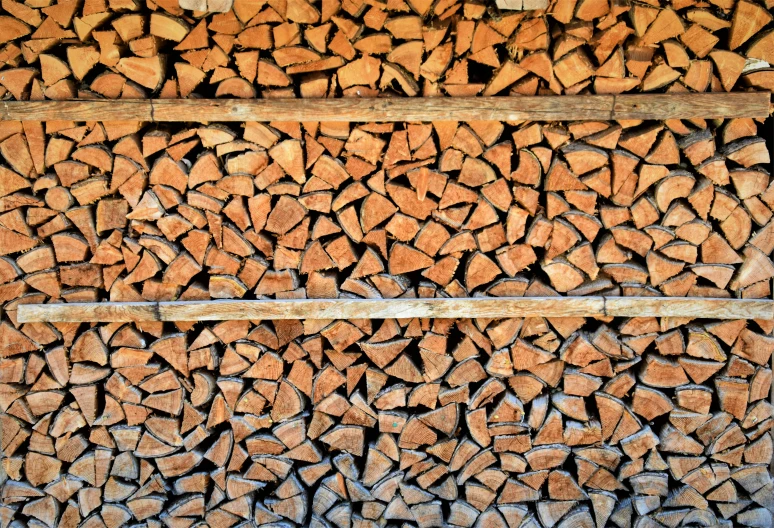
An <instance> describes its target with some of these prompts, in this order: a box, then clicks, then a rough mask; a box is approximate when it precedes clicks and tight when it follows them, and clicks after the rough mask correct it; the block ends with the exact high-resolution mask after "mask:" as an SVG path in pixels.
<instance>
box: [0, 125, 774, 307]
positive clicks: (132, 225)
mask: <svg viewBox="0 0 774 528" xmlns="http://www.w3.org/2000/svg"><path fill="white" fill-rule="evenodd" d="M0 130H1V132H0V155H2V156H3V158H4V160H5V161H6V162H7V163H8V167H6V168H1V169H0V170H2V178H0V186H1V187H0V194H1V195H2V196H1V197H0V208H1V209H2V213H0V214H2V216H0V241H1V242H2V243H1V244H0V255H9V256H11V257H9V258H6V259H5V261H4V262H5V264H4V272H3V273H4V280H5V281H6V283H7V284H6V285H5V286H4V287H3V293H2V300H3V301H8V300H11V299H14V298H16V297H19V296H20V295H23V294H26V293H28V292H36V293H35V295H36V296H37V297H36V298H38V299H42V300H44V301H47V300H49V299H52V298H53V299H59V298H62V299H65V300H68V301H81V302H85V301H96V300H103V299H106V298H109V299H110V300H111V301H140V300H143V299H144V300H173V299H181V300H186V299H201V298H216V299H225V298H252V297H262V296H275V297H277V298H288V297H299V296H300V297H304V296H306V297H310V298H335V297H338V296H340V295H355V296H359V297H367V298H379V297H384V298H393V297H399V296H401V295H406V291H407V288H409V286H416V285H417V283H418V282H419V281H427V282H428V283H429V284H430V288H431V293H432V294H433V295H435V294H438V295H446V296H451V297H464V296H472V295H477V294H481V293H484V294H488V295H495V296H503V295H522V294H523V293H524V290H525V288H526V286H527V282H526V280H524V274H525V273H527V274H528V275H529V276H530V277H532V276H537V277H540V278H541V279H542V280H543V282H545V283H546V284H548V285H550V286H551V287H552V288H553V289H555V290H556V291H557V292H559V293H562V294H565V293H566V294H569V295H590V294H597V295H666V296H685V295H690V296H704V297H728V296H732V295H733V296H740V297H745V298H762V297H769V296H770V295H771V289H770V280H769V279H771V278H772V277H774V263H772V261H771V260H770V258H769V255H770V254H771V252H772V250H774V221H772V216H774V213H772V210H773V209H774V185H772V183H771V181H770V177H769V174H768V173H767V171H766V170H765V167H766V165H767V164H768V163H769V159H770V158H769V153H768V150H767V149H766V144H765V141H764V139H763V138H761V137H758V136H757V135H756V134H757V127H756V123H755V122H754V121H753V120H751V119H734V120H729V121H727V122H725V123H707V122H705V121H704V120H701V119H696V120H692V121H679V120H676V121H667V122H664V123H658V122H645V123H642V122H636V121H630V122H621V123H611V122H580V123H573V124H569V125H564V124H548V125H546V124H539V123H529V122H527V123H521V124H518V125H515V124H512V123H511V124H504V123H499V122H470V123H457V122H435V123H432V124H430V123H428V124H373V123H372V124H362V125H350V124H348V123H305V124H303V125H301V124H298V123H270V124H260V123H247V124H245V125H244V126H242V125H234V126H231V127H227V126H221V125H210V126H202V127H181V128H179V129H177V130H164V129H156V128H150V127H142V125H141V124H139V123H87V124H76V123H72V122H50V123H47V124H45V125H41V124H39V123H32V122H25V123H19V122H6V123H3V124H2V127H0ZM14 259H15V260H14ZM498 279H508V280H505V281H504V282H498Z"/></svg>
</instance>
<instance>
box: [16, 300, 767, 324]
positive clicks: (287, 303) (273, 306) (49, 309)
mask: <svg viewBox="0 0 774 528" xmlns="http://www.w3.org/2000/svg"><path fill="white" fill-rule="evenodd" d="M538 316H539V317H591V316H614V317H691V318H708V319H774V301H771V300H754V299H695V298H683V297H498V298H493V297H472V298H465V299H459V298H434V299H378V300H374V299H289V300H277V301H274V300H271V301H256V300H253V301H239V300H235V301H230V300H229V301H187V302H139V303H84V304H75V303H74V304H21V305H19V308H18V313H17V318H18V321H19V322H20V323H33V322H91V321H100V322H117V321H227V320H240V319H241V320H244V319H249V320H272V319H392V318H414V317H428V318H474V317H483V318H498V319H499V318H506V317H538Z"/></svg>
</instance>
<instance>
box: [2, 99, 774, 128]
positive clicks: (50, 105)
mask: <svg viewBox="0 0 774 528" xmlns="http://www.w3.org/2000/svg"><path fill="white" fill-rule="evenodd" d="M769 99H770V96H769V93H768V92H737V93H706V94H695V93H692V94H641V95H562V96H536V97H415V98H412V97H388V98H375V99H360V98H340V99H140V100H124V99H121V100H106V99H88V100H80V101H78V100H72V101H4V102H3V103H2V105H1V106H0V119H4V120H15V121H51V120H69V121H148V122H210V121H242V122H243V121H264V122H268V121H350V122H358V121H519V120H531V121H584V120H615V119H658V120H664V119H689V118H707V119H715V118H734V117H767V116H768V114H769Z"/></svg>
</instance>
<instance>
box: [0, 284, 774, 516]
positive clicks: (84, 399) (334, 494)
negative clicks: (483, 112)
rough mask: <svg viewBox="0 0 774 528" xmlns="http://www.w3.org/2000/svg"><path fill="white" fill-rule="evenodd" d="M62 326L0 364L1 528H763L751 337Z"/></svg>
mask: <svg viewBox="0 0 774 528" xmlns="http://www.w3.org/2000/svg"><path fill="white" fill-rule="evenodd" d="M533 290H534V291H533ZM421 292H422V288H421V287H419V288H417V293H421ZM533 292H534V293H539V294H544V293H545V287H544V286H542V285H540V283H539V282H537V281H535V282H533V284H532V285H531V287H530V291H528V293H533ZM39 326H41V327H42V326H43V325H39ZM55 328H56V329H55V330H53V327H52V331H55V332H57V337H58V338H59V339H58V340H57V341H58V342H57V343H56V344H52V345H50V346H46V347H44V348H43V349H40V350H38V349H36V347H34V346H30V347H28V349H25V350H24V351H23V352H22V351H19V352H21V353H19V354H13V355H11V356H10V357H7V358H5V359H3V360H2V373H3V384H2V386H1V387H2V399H1V400H0V404H1V405H2V409H3V410H4V411H5V414H3V415H2V417H1V418H0V419H1V420H2V426H3V434H2V444H3V449H4V450H5V453H6V456H7V457H8V458H5V459H4V460H3V465H4V468H5V470H6V471H7V472H8V476H9V478H10V480H8V481H7V482H6V483H5V485H4V486H3V487H2V491H1V492H0V493H1V495H0V497H1V498H2V504H1V505H0V523H2V525H3V526H25V525H26V526H36V527H43V526H45V527H49V528H51V527H57V526H58V527H75V526H88V527H108V528H117V527H119V526H124V525H133V526H144V527H161V526H169V527H186V528H187V527H192V526H197V527H204V526H218V527H229V526H239V527H245V528H247V527H250V526H255V525H258V526H269V527H274V528H290V527H292V526H310V527H314V528H333V527H337V528H349V527H353V528H377V527H380V526H396V527H397V526H401V527H404V528H409V527H421V528H431V527H441V526H450V527H473V526H475V527H481V528H517V527H522V528H541V527H546V528H551V527H558V528H602V527H604V526H611V527H619V528H629V527H632V526H638V527H643V526H647V527H654V528H656V527H664V526H668V527H677V526H724V527H729V528H730V527H732V526H750V527H760V526H769V525H770V524H771V518H772V510H774V482H773V481H772V478H771V476H770V474H769V471H768V468H769V466H768V464H769V462H770V460H771V458H772V439H771V436H770V429H771V426H772V418H771V404H770V403H768V401H767V395H768V393H769V389H770V387H771V378H772V376H771V370H770V369H769V368H768V367H767V362H768V361H769V358H770V357H771V353H772V349H774V340H773V339H772V338H771V337H767V336H765V335H764V334H763V333H762V329H761V328H759V327H758V326H756V325H755V324H753V323H750V324H746V323H745V322H744V321H727V322H720V323H718V322H714V323H713V322H706V321H705V322H700V321H685V320H674V319H671V320H670V319H662V320H661V321H658V320H656V319H654V318H638V319H629V320H616V321H611V322H609V323H608V324H605V323H600V322H597V321H593V320H590V321H584V320H583V319H582V318H578V319H572V320H568V319H549V320H546V319H543V318H529V319H525V320H521V319H506V320H500V321H491V320H480V319H478V320H469V319H468V320H459V321H453V320H441V319H436V320H418V319H414V320H408V319H407V320H392V319H391V320H385V321H381V322H375V321H369V320H351V321H316V320H307V321H303V322H302V321H286V322H278V321H275V322H273V323H263V324H256V323H251V322H248V321H230V322H222V323H219V324H213V325H204V326H202V325H197V326H196V328H195V329H194V330H192V331H189V332H188V334H184V333H173V332H171V331H167V332H163V331H162V330H163V329H162V327H161V325H160V324H159V325H146V324H143V325H136V326H135V325H131V324H121V323H114V324H98V325H95V326H94V327H92V328H88V327H87V326H81V327H80V328H79V325H67V324H57V325H55ZM27 330H29V328H28V329H27ZM166 330H170V329H166ZM9 332H12V330H10V329H8V328H6V329H5V330H4V333H5V335H6V336H8V333H9ZM21 342H23V340H22V341H17V343H21ZM25 522H26V523H27V524H22V523H25Z"/></svg>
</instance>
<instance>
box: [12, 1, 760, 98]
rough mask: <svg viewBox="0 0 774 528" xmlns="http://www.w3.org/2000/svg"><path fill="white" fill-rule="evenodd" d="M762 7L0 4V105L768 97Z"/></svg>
mask: <svg viewBox="0 0 774 528" xmlns="http://www.w3.org/2000/svg"><path fill="white" fill-rule="evenodd" d="M212 3H213V9H216V8H218V9H219V8H220V5H221V4H223V3H224V2H219V1H215V0H213V2H212ZM519 3H520V2H519ZM196 4H197V5H199V4H201V5H207V4H206V2H197V3H196ZM215 4H217V6H216V5H215ZM527 4H529V2H527ZM185 5H188V4H185ZM773 6H774V2H773V1H772V0H765V1H759V0H712V1H710V2H701V1H698V0H677V1H674V2H669V3H666V5H664V6H661V5H659V2H657V1H655V0H651V1H648V2H637V3H630V2H628V1H625V0H613V1H612V2H608V1H607V0H555V1H553V2H552V3H551V4H550V6H549V8H548V10H547V11H542V10H540V11H523V12H513V11H502V12H500V11H498V10H497V9H496V7H495V6H494V2H483V1H481V2H472V1H466V2H461V1H460V0H438V1H433V0H405V1H404V0H386V1H385V2H382V1H380V0H344V1H341V2H340V1H339V0H319V1H315V2H310V1H309V0H269V1H265V0H235V1H234V3H233V8H232V9H231V10H230V11H228V12H226V13H214V14H206V13H203V12H198V11H189V10H184V9H181V8H180V7H179V5H178V0H160V1H157V2H149V3H148V5H147V6H143V5H142V4H141V2H137V1H134V0H109V1H107V2H106V1H105V0H86V1H84V2H79V1H78V0H61V1H59V2H58V3H53V1H52V0H28V1H26V2H18V1H16V0H3V2H2V14H0V46H1V47H0V72H2V73H1V74H0V85H1V86H2V88H0V96H3V95H4V96H6V97H9V98H13V99H34V100H39V99H72V98H76V97H77V98H94V97H102V98H140V97H149V96H153V97H162V98H176V97H188V96H190V95H196V96H207V97H213V96H217V97H249V98H252V97H289V96H290V97H293V96H296V97H298V96H300V97H326V96H340V95H341V96H375V95H378V94H388V95H389V94H397V95H408V96H416V95H424V96H435V95H450V96H472V95H477V94H482V95H496V94H501V95H507V94H508V93H513V94H530V95H533V94H548V93H554V94H578V93H587V92H590V93H604V94H611V93H612V94H617V93H624V92H632V91H633V92H640V91H641V92H652V91H667V92H704V91H731V90H744V89H749V88H754V89H764V90H772V89H774V70H772V69H771V68H770V67H769V64H770V63H774V24H772V20H773V19H774V17H773V16H772V14H771V12H770V10H771V8H772V7H773Z"/></svg>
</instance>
